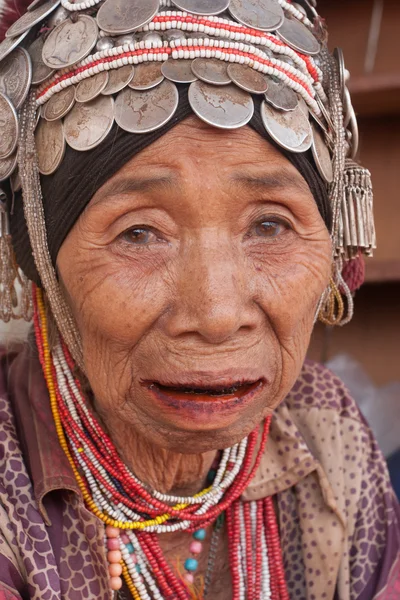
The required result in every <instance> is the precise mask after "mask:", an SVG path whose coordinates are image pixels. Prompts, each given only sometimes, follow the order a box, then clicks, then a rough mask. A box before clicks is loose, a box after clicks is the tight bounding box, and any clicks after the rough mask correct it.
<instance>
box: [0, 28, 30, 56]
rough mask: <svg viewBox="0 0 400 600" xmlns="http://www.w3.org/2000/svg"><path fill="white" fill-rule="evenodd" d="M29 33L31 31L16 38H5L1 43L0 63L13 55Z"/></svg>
mask: <svg viewBox="0 0 400 600" xmlns="http://www.w3.org/2000/svg"><path fill="white" fill-rule="evenodd" d="M28 33H29V31H25V32H24V33H21V35H20V36H18V37H16V38H5V39H4V40H3V41H2V42H1V43H0V61H2V60H3V58H5V57H6V56H8V55H9V54H11V52H12V51H13V50H14V48H16V47H17V46H19V44H20V43H21V42H22V40H23V39H24V38H25V37H26V36H27V35H28Z"/></svg>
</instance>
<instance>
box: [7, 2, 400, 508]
mask: <svg viewBox="0 0 400 600" xmlns="http://www.w3.org/2000/svg"><path fill="white" fill-rule="evenodd" d="M0 5H1V0H0ZM318 11H319V14H320V15H321V16H322V17H324V18H325V19H326V21H327V23H328V28H329V45H330V48H331V50H333V49H334V48H335V47H336V46H339V47H341V48H342V49H343V50H344V56H345V61H346V67H347V69H348V70H349V71H350V75H351V77H350V82H349V84H348V85H349V88H350V91H351V93H352V98H353V104H354V107H355V110H356V113H357V116H358V121H359V127H360V151H359V159H360V161H361V163H362V164H363V165H364V166H366V167H368V168H369V169H370V171H371V172H372V176H373V183H374V190H375V216H376V227H377V238H378V249H377V251H376V253H375V256H374V257H373V258H371V259H368V260H367V269H366V283H365V284H364V285H363V287H362V288H361V290H360V291H359V292H358V293H357V295H356V300H355V305H356V310H355V316H354V319H353V321H352V322H351V323H350V324H349V325H346V327H343V328H329V327H325V326H322V325H317V327H316V329H315V333H314V336H313V339H312V342H311V345H310V350H309V356H310V358H313V359H314V360H318V361H320V362H323V363H326V364H327V365H328V366H329V367H330V368H331V369H332V370H334V371H335V372H336V373H337V374H338V375H339V376H340V377H341V378H342V379H343V380H344V382H345V383H346V385H347V386H348V387H349V388H350V391H351V393H352V395H353V396H354V398H355V399H356V400H357V402H358V404H359V405H360V407H361V409H362V411H363V413H364V414H365V416H366V418H367V420H368V421H369V423H370V424H371V426H372V428H373V429H374V431H375V434H376V436H377V438H378V441H379V443H380V446H381V448H382V449H383V451H384V453H385V455H386V457H387V459H388V463H389V466H390V469H391V474H392V478H393V483H394V485H395V487H396V489H397V492H398V494H399V497H400V351H399V346H400V192H399V188H400V62H399V56H400V0H318ZM26 332H27V328H26V325H25V324H23V323H13V324H12V325H11V326H3V325H1V326H0V338H1V339H2V340H3V342H4V341H6V342H8V343H10V342H12V340H14V339H15V338H20V337H21V336H22V337H23V336H24V335H26Z"/></svg>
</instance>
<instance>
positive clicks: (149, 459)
mask: <svg viewBox="0 0 400 600" xmlns="http://www.w3.org/2000/svg"><path fill="white" fill-rule="evenodd" d="M107 428H108V431H109V433H110V436H111V439H112V440H113V442H114V444H115V446H116V448H117V450H118V452H119V454H120V456H121V458H122V459H123V461H124V462H125V464H126V465H127V466H128V467H129V469H131V471H132V472H133V473H134V474H135V475H136V477H138V478H139V479H140V481H142V482H143V483H145V484H147V485H149V486H150V487H151V488H153V489H156V490H157V491H159V492H162V493H164V494H173V495H178V496H192V495H193V494H196V493H198V492H199V491H201V490H202V489H203V488H204V487H206V482H207V474H208V472H209V470H210V468H211V465H212V463H213V461H214V459H215V456H216V454H217V451H216V450H212V451H210V452H204V453H201V454H179V453H177V452H172V451H170V450H166V449H164V448H160V447H159V446H155V445H153V444H151V443H149V441H148V440H146V439H145V438H144V437H142V436H140V434H138V433H137V431H136V430H135V431H134V430H133V429H132V427H131V426H129V425H127V424H125V423H121V422H118V423H115V422H113V421H111V422H109V421H108V422H107ZM119 440H124V443H123V445H122V444H120V443H119Z"/></svg>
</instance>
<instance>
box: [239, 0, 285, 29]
mask: <svg viewBox="0 0 400 600" xmlns="http://www.w3.org/2000/svg"><path fill="white" fill-rule="evenodd" d="M229 12H230V13H231V15H232V16H233V17H234V18H235V19H236V20H237V21H239V23H242V24H243V25H247V26H248V27H252V28H253V27H254V28H255V29H260V30H261V31H275V30H276V29H278V28H279V27H280V26H281V25H282V23H283V20H284V13H283V9H282V8H281V7H280V5H279V3H278V1H277V0H231V2H230V4H229Z"/></svg>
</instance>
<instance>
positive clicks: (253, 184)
mask: <svg viewBox="0 0 400 600" xmlns="http://www.w3.org/2000/svg"><path fill="white" fill-rule="evenodd" d="M232 181H233V182H234V183H235V184H241V185H243V186H246V187H250V188H252V189H253V190H254V191H256V192H259V191H265V190H278V191H279V190H292V191H299V190H300V191H301V192H303V193H310V189H309V187H308V185H307V183H306V181H305V180H304V179H303V178H302V177H296V176H295V175H294V174H293V173H292V172H291V171H288V170H286V169H279V171H276V172H273V173H265V174H262V175H257V176H256V175H249V174H243V175H235V176H234V177H233V178H232ZM178 187H179V180H178V178H177V177H176V176H173V175H160V176H154V177H140V178H138V179H133V178H129V179H128V178H126V179H121V180H119V181H116V182H115V183H113V184H112V185H111V184H108V185H107V186H106V187H105V189H104V190H102V191H99V192H98V193H97V197H96V200H95V201H94V205H97V204H100V203H101V202H103V201H104V200H105V199H110V198H112V197H115V196H121V195H124V194H130V193H133V192H142V193H145V192H151V191H160V189H165V190H166V191H171V189H174V190H176V189H177V188H178Z"/></svg>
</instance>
